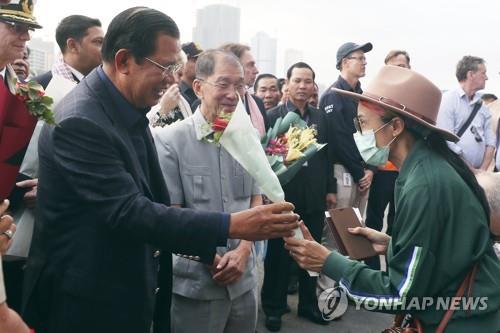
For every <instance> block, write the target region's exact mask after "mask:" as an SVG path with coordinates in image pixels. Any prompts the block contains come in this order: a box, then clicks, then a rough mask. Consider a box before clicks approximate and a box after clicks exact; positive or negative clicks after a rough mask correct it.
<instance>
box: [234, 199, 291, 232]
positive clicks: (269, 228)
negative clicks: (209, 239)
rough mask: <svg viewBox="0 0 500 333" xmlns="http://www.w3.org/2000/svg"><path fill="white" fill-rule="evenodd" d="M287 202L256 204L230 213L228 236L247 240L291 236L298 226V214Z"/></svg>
mask: <svg viewBox="0 0 500 333" xmlns="http://www.w3.org/2000/svg"><path fill="white" fill-rule="evenodd" d="M294 208H295V207H294V206H293V205H292V204H291V203H288V202H282V203H274V204H270V205H264V206H257V207H254V208H251V209H247V210H244V211H242V212H238V213H233V214H231V224H230V227H229V238H233V239H245V240H249V241H256V240H263V239H271V238H278V237H291V236H293V230H294V229H296V228H298V226H299V224H298V220H299V216H298V215H297V214H292V213H287V212H292V211H293V209H294Z"/></svg>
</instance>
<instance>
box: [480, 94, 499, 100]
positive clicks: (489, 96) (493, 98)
mask: <svg viewBox="0 0 500 333" xmlns="http://www.w3.org/2000/svg"><path fill="white" fill-rule="evenodd" d="M481 99H482V100H483V101H484V100H489V99H492V100H494V101H496V100H497V99H498V97H497V96H496V95H495V94H483V96H481Z"/></svg>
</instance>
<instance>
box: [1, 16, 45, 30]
mask: <svg viewBox="0 0 500 333" xmlns="http://www.w3.org/2000/svg"><path fill="white" fill-rule="evenodd" d="M0 20H2V21H7V22H13V23H21V24H26V25H27V26H29V27H30V28H33V29H41V28H42V26H41V25H40V24H38V23H37V22H36V21H34V20H32V19H28V18H25V17H20V16H15V15H6V14H2V15H0Z"/></svg>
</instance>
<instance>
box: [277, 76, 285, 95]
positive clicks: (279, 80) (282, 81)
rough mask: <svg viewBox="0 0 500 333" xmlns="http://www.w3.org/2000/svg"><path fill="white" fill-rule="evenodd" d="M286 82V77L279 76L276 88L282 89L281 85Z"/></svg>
mask: <svg viewBox="0 0 500 333" xmlns="http://www.w3.org/2000/svg"><path fill="white" fill-rule="evenodd" d="M285 83H286V79H285V78H284V77H281V78H279V79H278V89H279V91H280V92H281V89H283V86H284V85H285Z"/></svg>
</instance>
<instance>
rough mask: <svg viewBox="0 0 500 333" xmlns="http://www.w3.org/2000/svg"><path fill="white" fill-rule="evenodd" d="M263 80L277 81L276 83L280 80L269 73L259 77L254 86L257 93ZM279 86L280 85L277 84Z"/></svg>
mask: <svg viewBox="0 0 500 333" xmlns="http://www.w3.org/2000/svg"><path fill="white" fill-rule="evenodd" d="M261 79H275V80H276V82H278V78H277V77H276V76H274V75H273V74H269V73H264V74H260V75H259V76H257V78H256V79H255V83H254V84H253V90H254V91H257V87H258V86H259V81H260V80H261ZM277 85H278V86H279V84H277Z"/></svg>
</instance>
